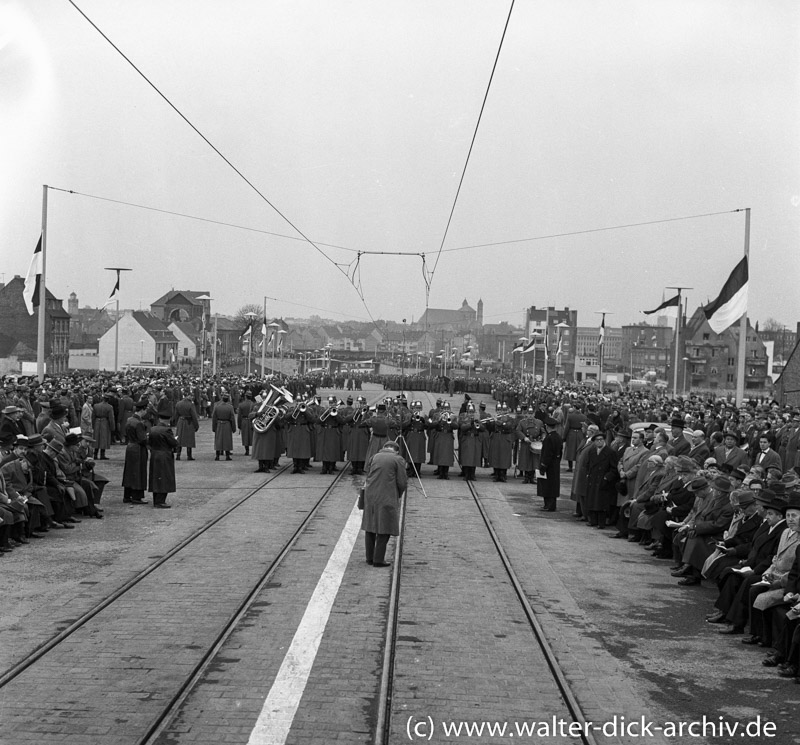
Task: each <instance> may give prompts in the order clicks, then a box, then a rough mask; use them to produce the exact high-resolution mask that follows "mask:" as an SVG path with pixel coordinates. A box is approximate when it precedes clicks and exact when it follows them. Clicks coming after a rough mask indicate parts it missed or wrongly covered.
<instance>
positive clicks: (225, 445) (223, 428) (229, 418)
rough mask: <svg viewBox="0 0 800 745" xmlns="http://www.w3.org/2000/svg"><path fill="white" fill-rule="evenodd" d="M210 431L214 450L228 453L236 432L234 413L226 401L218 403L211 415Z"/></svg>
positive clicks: (231, 447) (231, 448)
mask: <svg viewBox="0 0 800 745" xmlns="http://www.w3.org/2000/svg"><path fill="white" fill-rule="evenodd" d="M211 429H212V431H213V432H214V450H216V451H217V452H218V453H222V452H225V453H229V452H230V451H231V450H233V433H234V432H235V431H236V412H234V410H233V406H231V405H230V404H229V403H227V402H226V401H223V402H222V403H218V404H217V405H216V406H215V407H214V412H213V413H212V415H211Z"/></svg>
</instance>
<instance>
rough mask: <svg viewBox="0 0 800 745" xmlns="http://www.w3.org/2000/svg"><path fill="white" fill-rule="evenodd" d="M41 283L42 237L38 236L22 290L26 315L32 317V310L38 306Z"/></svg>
mask: <svg viewBox="0 0 800 745" xmlns="http://www.w3.org/2000/svg"><path fill="white" fill-rule="evenodd" d="M41 281H42V236H41V235H40V236H39V242H38V243H37V244H36V248H35V249H34V252H33V257H32V258H31V263H30V266H28V274H27V276H26V277H25V287H24V289H23V290H22V298H23V300H24V301H25V307H26V308H27V309H28V315H29V316H32V315H33V309H34V308H35V307H37V306H38V305H39V285H40V284H41Z"/></svg>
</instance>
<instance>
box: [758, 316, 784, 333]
mask: <svg viewBox="0 0 800 745" xmlns="http://www.w3.org/2000/svg"><path fill="white" fill-rule="evenodd" d="M783 328H784V325H783V324H782V323H781V322H780V321H778V320H776V319H774V318H772V317H771V316H770V317H769V318H767V320H766V321H764V323H762V324H761V325H760V326H759V329H760V330H761V331H782V330H783Z"/></svg>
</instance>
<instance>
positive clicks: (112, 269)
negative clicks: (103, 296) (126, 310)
mask: <svg viewBox="0 0 800 745" xmlns="http://www.w3.org/2000/svg"><path fill="white" fill-rule="evenodd" d="M105 270H106V271H107V272H116V273H117V284H116V285H115V287H114V290H115V292H114V299H115V301H116V307H115V312H114V315H115V320H116V323H115V324H114V372H119V275H120V272H132V271H133V269H125V268H124V267H121V266H107V267H105ZM40 305H41V307H40V309H39V312H40V313H41V312H42V309H43V308H44V306H45V303H41V304H40Z"/></svg>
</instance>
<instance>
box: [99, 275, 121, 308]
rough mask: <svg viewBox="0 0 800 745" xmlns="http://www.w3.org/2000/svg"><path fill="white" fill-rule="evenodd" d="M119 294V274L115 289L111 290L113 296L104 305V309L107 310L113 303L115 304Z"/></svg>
mask: <svg viewBox="0 0 800 745" xmlns="http://www.w3.org/2000/svg"><path fill="white" fill-rule="evenodd" d="M118 292H119V272H117V281H116V282H115V283H114V289H113V290H111V294H110V295H109V296H108V300H106V301H105V303H103V307H104V308H107V307H108V306H109V305H111V303H113V302H114V301H115V300H116V299H117V293H118Z"/></svg>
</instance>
